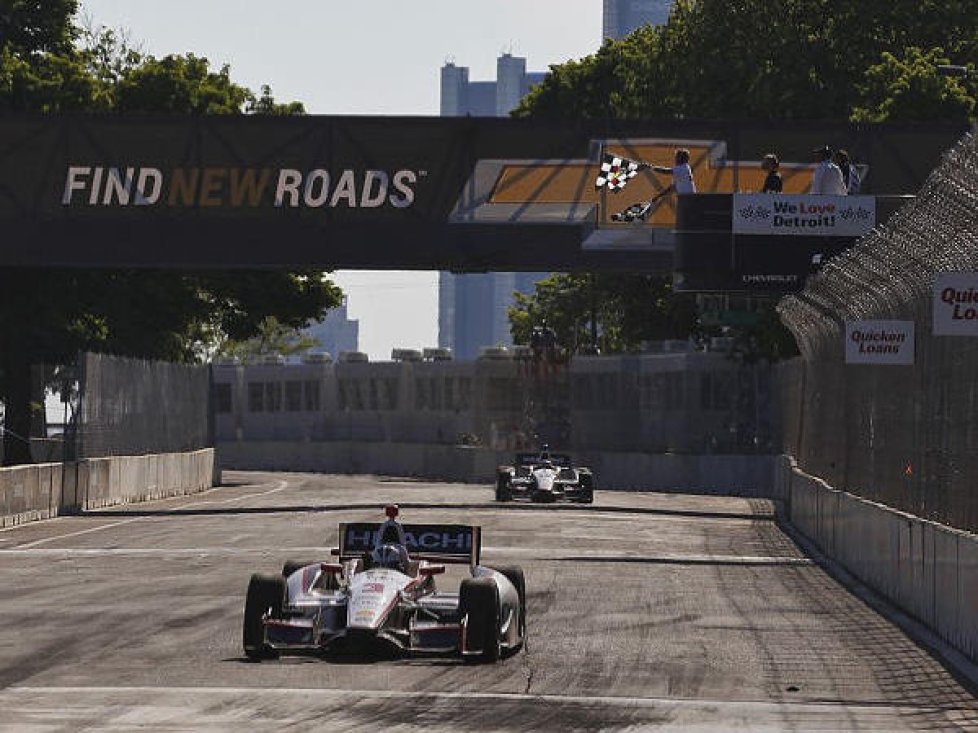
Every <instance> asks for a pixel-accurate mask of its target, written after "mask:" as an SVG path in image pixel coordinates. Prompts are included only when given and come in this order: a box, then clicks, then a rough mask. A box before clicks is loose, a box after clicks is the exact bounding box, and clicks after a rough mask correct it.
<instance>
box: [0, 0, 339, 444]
mask: <svg viewBox="0 0 978 733" xmlns="http://www.w3.org/2000/svg"><path fill="white" fill-rule="evenodd" d="M76 11H77V3H76V2H74V0H70V1H69V0H60V1H59V0H55V1H52V2H46V3H39V2H27V1H26V0H0V110H8V111H17V112H42V113H67V112H100V113H146V112H153V113H169V114H241V113H252V114H302V113H303V112H304V109H303V107H302V105H301V104H300V103H298V102H292V103H288V104H279V103H277V102H276V101H275V99H274V97H273V96H272V93H271V89H270V88H269V87H267V86H264V87H262V90H261V94H260V96H258V95H255V94H254V93H253V92H251V91H250V90H249V89H247V88H245V87H243V86H240V85H238V84H235V83H234V81H233V80H232V78H231V74H230V69H229V68H228V67H226V66H225V67H223V68H221V69H219V70H213V69H212V68H211V66H210V63H209V61H208V60H207V59H206V58H204V57H201V56H196V55H194V54H186V55H182V56H180V55H170V56H166V57H164V58H162V59H156V58H154V57H152V56H147V55H144V54H142V53H141V52H140V51H139V50H138V49H136V48H134V47H133V46H132V44H130V43H129V41H128V38H127V37H126V36H125V35H124V34H120V33H116V32H114V31H110V30H107V29H104V28H99V29H96V30H92V29H83V28H79V27H77V26H76V24H75V20H74V16H75V13H76ZM341 297H342V293H341V292H340V290H339V289H338V288H337V287H336V286H334V285H333V284H332V283H331V282H330V281H329V280H328V279H327V278H326V277H325V276H324V275H323V274H322V273H321V272H319V271H312V270H301V271H293V272H286V271H275V270H262V271H235V272H231V273H224V272H217V271H206V272H178V271H167V270H154V271H149V270H139V271H121V270H71V271H65V270H55V269H30V270H24V269H13V268H5V269H2V270H0V398H2V400H3V402H4V405H5V407H6V413H5V428H6V430H5V433H4V460H5V462H7V463H23V462H29V461H30V455H29V450H28V445H27V443H26V442H25V441H24V440H23V437H24V436H27V435H29V433H30V425H31V420H32V416H33V412H34V410H36V409H40V400H39V399H33V400H32V398H31V391H32V389H35V388H36V384H34V383H33V382H32V380H31V373H30V366H31V364H37V363H42V362H43V363H48V364H56V363H64V362H66V361H70V360H71V359H72V357H73V355H74V353H75V352H76V351H77V350H79V349H97V350H100V351H104V352H108V353H117V354H122V355H129V356H136V357H142V358H158V359H168V360H174V361H185V362H190V361H199V360H201V359H203V358H206V357H207V356H208V355H209V354H211V353H213V351H214V349H215V347H216V345H217V344H219V343H221V342H226V341H228V340H235V341H238V342H243V341H246V340H248V339H249V338H251V337H253V336H255V335H257V334H259V333H261V331H262V329H263V328H266V327H267V324H268V323H269V322H270V319H274V320H275V322H276V323H278V324H281V327H282V328H286V329H297V328H300V327H302V326H304V325H305V324H306V323H307V322H308V321H309V320H310V319H316V318H320V317H322V315H324V313H325V312H326V311H327V310H328V309H329V308H332V307H335V306H336V305H338V304H339V303H340V300H341Z"/></svg>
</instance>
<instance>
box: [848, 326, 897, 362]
mask: <svg viewBox="0 0 978 733" xmlns="http://www.w3.org/2000/svg"><path fill="white" fill-rule="evenodd" d="M913 361H914V322H913V321H846V364H881V365H883V364H885V365H893V364H913Z"/></svg>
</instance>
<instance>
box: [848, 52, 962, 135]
mask: <svg viewBox="0 0 978 733" xmlns="http://www.w3.org/2000/svg"><path fill="white" fill-rule="evenodd" d="M945 64H950V60H949V59H948V58H947V57H946V56H945V55H944V51H943V49H941V48H933V49H930V50H929V51H926V52H924V51H922V50H921V49H919V48H917V47H916V46H912V47H910V48H908V49H906V50H905V51H904V53H903V54H902V56H900V57H897V56H895V55H893V54H891V53H884V54H883V57H882V59H881V60H880V63H878V64H876V65H874V66H871V67H870V68H869V69H867V70H866V74H865V77H864V79H865V81H864V83H863V85H862V86H861V87H860V89H859V93H860V99H859V102H858V104H857V106H856V107H855V108H854V109H853V112H852V119H853V121H855V122H890V121H893V120H920V121H924V120H941V121H946V120H960V121H967V120H968V119H970V118H971V117H972V115H973V114H974V110H975V97H974V91H973V88H974V86H975V85H974V84H972V85H971V87H972V90H971V93H969V89H968V84H967V81H966V80H963V79H957V78H953V77H946V76H941V75H940V74H939V73H938V71H937V67H938V66H941V65H945Z"/></svg>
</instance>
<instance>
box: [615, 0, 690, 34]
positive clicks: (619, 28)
mask: <svg viewBox="0 0 978 733" xmlns="http://www.w3.org/2000/svg"><path fill="white" fill-rule="evenodd" d="M673 2H674V0H604V22H603V30H602V36H603V37H604V38H614V39H619V38H624V37H625V36H627V35H628V34H629V33H631V32H632V31H633V30H635V29H636V28H641V27H642V26H643V25H646V24H649V25H665V23H666V21H667V20H669V11H670V10H672V6H673Z"/></svg>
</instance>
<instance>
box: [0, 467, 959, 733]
mask: <svg viewBox="0 0 978 733" xmlns="http://www.w3.org/2000/svg"><path fill="white" fill-rule="evenodd" d="M225 484H226V485H225V486H223V487H221V488H218V489H214V490H211V491H208V492H205V493H203V494H198V495H195V496H191V497H183V498H179V499H172V500H167V501H160V502H152V503H146V504H140V505H135V506H128V507H120V508H118V509H112V510H105V511H100V512H93V513H89V514H86V515H83V516H76V517H62V518H58V519H55V520H51V521H46V522H38V523H33V524H29V525H23V526H20V527H15V528H13V529H11V530H7V531H3V532H0V588H2V593H0V619H2V624H0V731H17V732H18V733H20V732H21V731H27V732H31V731H77V730H84V731H131V730H141V731H182V730H205V731H238V732H240V731H250V730H269V731H277V730H290V731H306V730H310V731H318V730H354V731H373V730H378V729H379V730H385V731H399V730H426V731H461V730H486V731H490V730H492V731H495V730H499V731H525V730H560V731H578V730H696V731H704V730H717V731H734V730H772V731H775V730H778V731H780V730H795V731H811V730H822V731H825V730H830V731H843V730H879V731H901V730H913V731H917V730H978V701H976V698H975V696H974V694H973V692H972V690H973V688H969V687H966V686H964V684H963V683H962V682H959V681H957V680H956V678H955V677H954V676H953V675H952V674H951V673H949V672H948V671H947V670H946V669H945V668H944V667H942V666H941V664H940V663H939V662H938V661H937V660H936V659H935V658H934V657H933V656H931V654H930V653H928V652H927V651H926V650H925V649H923V648H922V647H921V646H919V645H918V644H916V643H915V642H914V641H912V640H911V639H910V638H908V636H907V635H906V634H904V633H903V631H901V630H900V629H899V628H898V627H897V626H896V625H894V623H892V622H891V621H890V620H888V619H887V618H885V617H884V616H881V615H879V614H878V613H877V612H876V611H874V610H872V609H871V608H870V606H868V605H867V604H866V603H864V602H863V601H861V600H859V599H858V598H857V597H855V596H854V595H852V594H850V593H849V592H848V591H847V590H846V589H845V588H843V587H842V586H841V585H840V584H839V583H837V582H836V581H835V580H833V578H832V577H830V576H829V575H828V574H826V572H825V571H824V570H823V569H822V568H821V567H819V566H818V565H817V564H815V563H814V562H813V561H812V560H811V559H809V558H808V557H806V556H805V555H804V553H803V552H802V551H801V550H800V549H799V548H798V546H796V545H795V543H794V542H792V540H791V539H790V538H789V537H788V536H787V535H786V534H784V532H782V531H781V529H779V527H778V525H777V523H776V522H775V521H774V517H773V509H772V506H771V504H770V503H769V502H766V501H763V500H748V499H738V498H724V497H703V496H684V495H670V494H655V493H631V492H628V493H626V492H621V493H618V492H599V493H598V494H597V496H596V499H595V503H594V505H593V506H571V507H564V506H542V507H538V506H525V505H497V504H495V503H494V502H493V501H492V490H491V488H489V487H487V486H469V485H460V484H448V483H442V484H439V483H422V482H415V481H408V480H403V481H398V480H393V479H383V478H376V477H367V476H357V477H350V476H323V475H308V474H262V473H226V474H225ZM390 501H397V502H398V503H400V505H401V507H402V519H403V520H404V521H408V522H409V521H424V522H437V521H446V522H463V523H473V524H480V525H482V527H483V536H484V545H485V549H484V553H483V559H484V561H485V562H487V563H500V564H502V563H506V564H509V563H518V564H520V565H522V567H523V568H524V571H525V573H526V581H527V593H528V611H527V624H528V642H527V644H526V646H525V648H524V649H523V650H522V651H520V652H519V653H517V654H515V655H513V656H511V657H510V658H508V659H505V660H503V661H501V662H500V663H498V664H495V665H488V666H482V665H470V664H465V663H462V662H460V661H458V660H455V659H450V658H448V659H446V658H439V657H427V658H407V659H405V658H386V657H371V658H366V659H357V658H331V659H322V658H318V657H300V658H287V659H282V660H279V661H273V662H263V663H260V664H254V663H249V662H247V661H245V659H244V658H243V655H242V650H241V638H240V634H241V618H242V611H243V607H244V597H245V590H246V587H247V584H248V578H249V577H250V575H251V573H253V572H277V571H278V570H279V569H280V568H281V565H282V563H283V562H284V561H285V560H286V559H301V560H305V559H309V560H317V559H320V557H324V556H325V554H326V553H327V552H328V548H329V547H331V546H333V545H334V544H335V541H336V532H337V530H336V526H337V524H338V523H339V522H341V521H358V520H360V521H374V520H377V519H379V518H380V517H381V511H380V507H381V506H382V505H383V504H384V503H386V502H390ZM443 577H444V580H441V579H440V580H441V584H442V585H443V586H446V585H447V586H448V587H451V586H452V585H453V584H454V583H457V580H458V578H457V576H454V575H446V576H443Z"/></svg>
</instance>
